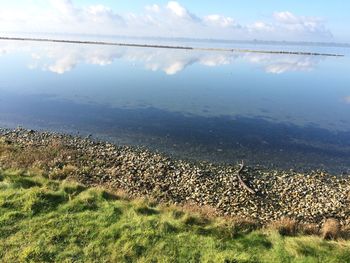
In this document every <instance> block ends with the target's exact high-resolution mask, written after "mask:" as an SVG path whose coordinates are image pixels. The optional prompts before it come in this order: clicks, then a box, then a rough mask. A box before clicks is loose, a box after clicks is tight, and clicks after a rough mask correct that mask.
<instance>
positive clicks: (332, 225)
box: [321, 218, 340, 240]
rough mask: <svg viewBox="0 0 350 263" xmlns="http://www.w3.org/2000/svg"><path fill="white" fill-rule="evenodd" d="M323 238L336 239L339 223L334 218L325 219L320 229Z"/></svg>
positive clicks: (338, 232)
mask: <svg viewBox="0 0 350 263" xmlns="http://www.w3.org/2000/svg"><path fill="white" fill-rule="evenodd" d="M321 233H322V237H323V239H327V240H330V239H337V238H338V236H339V234H340V224H339V222H338V220H336V219H334V218H329V219H327V220H326V221H325V222H324V224H323V226H322V229H321Z"/></svg>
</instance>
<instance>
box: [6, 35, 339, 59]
mask: <svg viewBox="0 0 350 263" xmlns="http://www.w3.org/2000/svg"><path fill="white" fill-rule="evenodd" d="M0 40H11V41H35V42H53V43H67V44H84V45H109V46H123V47H139V48H163V49H182V50H201V51H221V52H241V53H261V54H286V55H306V56H328V57H344V56H345V55H344V54H335V53H318V52H302V51H281V50H280V51H278V50H258V49H257V50H255V49H243V48H210V47H191V46H172V45H155V44H136V43H122V42H108V41H89V40H65V39H50V38H29V37H1V36H0Z"/></svg>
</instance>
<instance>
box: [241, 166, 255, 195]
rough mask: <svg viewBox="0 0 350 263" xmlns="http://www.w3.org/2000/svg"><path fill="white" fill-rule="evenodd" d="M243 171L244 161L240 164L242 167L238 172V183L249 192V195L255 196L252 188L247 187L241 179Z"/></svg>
mask: <svg viewBox="0 0 350 263" xmlns="http://www.w3.org/2000/svg"><path fill="white" fill-rule="evenodd" d="M243 169H244V161H242V163H241V164H240V167H239V169H238V171H237V178H238V181H239V183H240V184H241V186H242V187H243V188H244V189H245V190H247V191H248V192H249V193H251V194H253V195H255V191H254V190H253V189H252V188H250V187H249V186H248V185H246V183H245V182H244V181H243V180H242V178H241V173H242V171H243Z"/></svg>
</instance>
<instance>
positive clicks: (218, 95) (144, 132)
mask: <svg viewBox="0 0 350 263" xmlns="http://www.w3.org/2000/svg"><path fill="white" fill-rule="evenodd" d="M0 54H1V56H0V69H1V71H2V77H1V79H0V91H1V94H2V96H1V97H0V103H1V105H0V123H2V125H3V126H4V125H7V126H16V125H19V124H22V125H25V126H26V127H36V128H44V129H45V128H46V129H53V130H67V131H70V132H74V131H81V132H85V133H93V134H94V135H96V136H99V137H103V138H108V139H112V140H114V141H116V142H119V143H126V144H135V145H145V146H148V147H151V148H153V149H159V150H161V151H165V152H168V153H172V154H176V155H179V156H181V157H192V158H196V159H207V160H214V161H225V162H228V161H229V162H234V161H236V160H238V159H240V158H243V159H247V160H248V161H250V162H251V163H260V164H264V165H270V164H275V165H278V166H281V167H297V168H303V167H306V168H309V167H311V168H314V167H317V166H320V167H325V168H328V169H334V170H337V169H338V168H337V167H340V168H339V169H338V170H342V171H344V170H347V169H348V167H350V165H349V161H347V160H348V159H349V158H348V157H350V150H349V149H350V136H349V133H348V132H349V131H350V119H349V114H350V99H349V98H350V89H349V83H350V76H349V74H347V69H348V68H349V66H350V63H349V62H350V61H349V59H348V58H347V57H344V58H331V57H327V58H326V57H320V56H296V55H294V56H290V55H289V56H288V55H273V54H256V53H232V52H200V51H183V50H169V49H143V48H122V47H113V46H97V45H75V44H45V43H39V44H38V43H31V42H14V41H1V42H0ZM338 170H337V171H338Z"/></svg>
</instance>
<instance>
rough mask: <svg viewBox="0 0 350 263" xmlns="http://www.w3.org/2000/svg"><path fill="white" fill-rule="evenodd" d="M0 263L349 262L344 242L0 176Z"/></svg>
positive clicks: (37, 179)
mask: <svg viewBox="0 0 350 263" xmlns="http://www.w3.org/2000/svg"><path fill="white" fill-rule="evenodd" d="M0 261H1V262H232V263H233V262H350V242H348V241H337V242H335V241H331V242H329V241H324V240H322V239H320V238H319V237H316V236H297V237H282V236H281V235H279V234H278V233H277V232H274V231H269V230H254V227H253V226H251V225H249V224H245V225H240V224H238V223H237V222H236V223H234V222H230V221H227V220H224V219H222V218H216V219H206V218H203V217H200V216H199V215H195V214H189V213H187V212H183V211H181V210H179V209H177V208H174V207H165V206H156V205H154V204H152V203H150V202H147V201H145V200H127V199H125V198H121V197H118V196H116V195H112V194H110V193H107V192H105V191H103V190H101V189H95V188H90V189H88V188H85V187H83V186H81V185H79V184H76V183H73V182H67V181H53V180H49V179H46V178H44V177H41V176H36V175H35V174H32V173H28V172H23V171H9V170H7V171H1V170H0Z"/></svg>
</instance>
